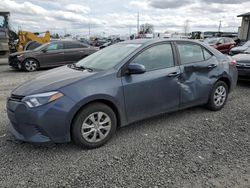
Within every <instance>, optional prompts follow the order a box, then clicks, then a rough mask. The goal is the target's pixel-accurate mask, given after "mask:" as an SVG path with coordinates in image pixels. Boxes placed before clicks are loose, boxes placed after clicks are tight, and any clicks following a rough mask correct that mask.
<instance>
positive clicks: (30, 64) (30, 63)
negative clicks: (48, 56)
mask: <svg viewBox="0 0 250 188" xmlns="http://www.w3.org/2000/svg"><path fill="white" fill-rule="evenodd" d="M24 66H25V69H26V70H27V71H29V72H32V71H35V70H36V69H37V62H35V61H34V60H27V61H26V62H25V65H24Z"/></svg>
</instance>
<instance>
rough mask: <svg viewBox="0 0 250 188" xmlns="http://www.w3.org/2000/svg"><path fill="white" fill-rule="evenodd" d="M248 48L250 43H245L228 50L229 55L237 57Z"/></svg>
mask: <svg viewBox="0 0 250 188" xmlns="http://www.w3.org/2000/svg"><path fill="white" fill-rule="evenodd" d="M249 47H250V41H247V42H246V43H245V44H244V45H242V46H237V47H234V48H232V49H231V50H230V52H229V54H230V55H237V54H240V53H244V51H246V50H247V49H248V48H249Z"/></svg>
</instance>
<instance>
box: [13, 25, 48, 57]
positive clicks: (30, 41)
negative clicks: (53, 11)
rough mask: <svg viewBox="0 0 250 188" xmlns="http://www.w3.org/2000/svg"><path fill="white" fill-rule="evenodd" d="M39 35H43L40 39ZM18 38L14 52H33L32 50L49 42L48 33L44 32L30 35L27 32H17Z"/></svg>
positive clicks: (30, 33)
mask: <svg viewBox="0 0 250 188" xmlns="http://www.w3.org/2000/svg"><path fill="white" fill-rule="evenodd" d="M40 34H45V35H44V36H42V37H40V36H39V35H40ZM18 38H19V39H18V43H17V44H16V50H17V51H18V52H20V51H24V50H33V49H34V48H36V47H38V46H40V45H42V44H45V43H47V42H49V41H50V32H49V31H46V32H43V33H32V32H29V31H22V30H20V31H19V32H18Z"/></svg>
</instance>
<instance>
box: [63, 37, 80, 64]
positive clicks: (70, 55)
mask: <svg viewBox="0 0 250 188" xmlns="http://www.w3.org/2000/svg"><path fill="white" fill-rule="evenodd" d="M83 52H84V49H83V48H81V47H80V44H79V43H78V42H74V41H65V42H64V60H65V62H64V63H65V64H72V63H76V62H77V61H79V60H80V59H82V54H83Z"/></svg>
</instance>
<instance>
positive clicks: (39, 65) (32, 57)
mask: <svg viewBox="0 0 250 188" xmlns="http://www.w3.org/2000/svg"><path fill="white" fill-rule="evenodd" d="M27 59H33V60H35V61H36V62H37V64H38V67H40V62H39V60H38V59H37V58H35V57H26V58H25V59H24V60H23V61H22V63H24V62H25V61H26V60H27Z"/></svg>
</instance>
